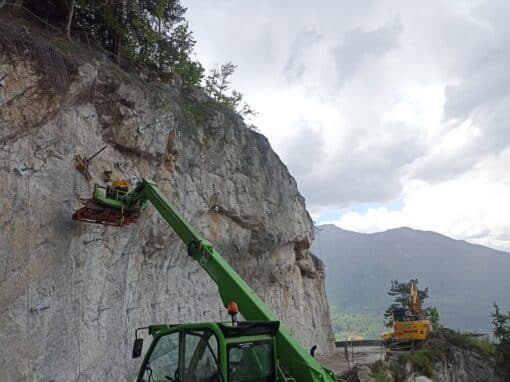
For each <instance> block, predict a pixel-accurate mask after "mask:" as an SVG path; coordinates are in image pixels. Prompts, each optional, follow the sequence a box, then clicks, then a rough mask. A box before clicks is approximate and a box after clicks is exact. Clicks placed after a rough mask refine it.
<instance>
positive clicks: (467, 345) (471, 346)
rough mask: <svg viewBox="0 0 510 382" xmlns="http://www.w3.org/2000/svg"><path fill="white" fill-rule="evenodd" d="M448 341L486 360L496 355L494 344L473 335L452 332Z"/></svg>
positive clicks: (448, 336)
mask: <svg viewBox="0 0 510 382" xmlns="http://www.w3.org/2000/svg"><path fill="white" fill-rule="evenodd" d="M447 341H448V343H450V344H452V345H454V346H457V347H459V348H461V349H464V350H472V351H475V352H477V353H478V354H479V355H481V356H482V357H484V358H489V357H492V356H494V355H495V354H496V347H495V345H494V344H493V343H492V342H490V341H487V340H485V339H482V338H479V337H476V336H474V335H473V334H472V333H459V332H454V331H451V332H449V333H448V335H447Z"/></svg>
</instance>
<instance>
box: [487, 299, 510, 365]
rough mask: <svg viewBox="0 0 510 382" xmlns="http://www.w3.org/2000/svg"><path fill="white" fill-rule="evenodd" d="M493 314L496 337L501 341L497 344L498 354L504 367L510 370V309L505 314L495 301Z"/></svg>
mask: <svg viewBox="0 0 510 382" xmlns="http://www.w3.org/2000/svg"><path fill="white" fill-rule="evenodd" d="M491 316H492V324H493V325H494V331H493V333H494V337H495V338H496V339H497V340H498V341H499V342H498V343H497V344H496V356H497V357H498V361H499V362H500V363H501V364H502V365H503V367H504V368H506V370H507V371H508V372H510V311H509V312H508V313H507V314H504V313H502V312H501V310H500V308H499V306H498V305H497V304H496V303H494V311H493V312H491Z"/></svg>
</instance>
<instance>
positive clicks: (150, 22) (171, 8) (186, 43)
mask: <svg viewBox="0 0 510 382" xmlns="http://www.w3.org/2000/svg"><path fill="white" fill-rule="evenodd" d="M23 5H24V6H25V7H27V8H28V9H29V10H30V11H32V12H33V13H35V14H36V15H38V16H40V17H42V18H43V19H45V20H48V21H49V22H51V23H53V24H60V25H62V26H63V29H64V30H65V31H66V34H67V35H68V36H69V35H70V32H75V33H76V32H77V33H84V34H86V36H87V39H89V40H95V41H97V42H99V44H100V45H101V47H102V48H104V49H105V50H107V51H108V52H110V53H112V54H113V55H114V56H115V57H116V59H117V61H119V62H121V61H122V60H127V61H131V62H134V63H138V64H143V65H145V66H147V67H149V68H152V69H154V70H156V71H158V72H159V73H161V74H163V75H165V74H170V73H175V74H177V75H178V76H180V77H181V78H182V79H183V80H184V81H185V82H186V83H189V84H192V85H198V84H200V82H201V81H202V78H203V72H204V69H203V67H202V65H201V64H200V63H199V62H198V61H196V60H193V59H192V54H193V48H194V46H195V43H196V41H195V40H194V38H193V34H192V33H191V32H190V30H189V27H188V24H187V22H186V20H185V19H184V13H185V12H186V8H184V7H182V5H181V4H180V1H179V0H108V1H104V0H52V1H40V0H24V1H23Z"/></svg>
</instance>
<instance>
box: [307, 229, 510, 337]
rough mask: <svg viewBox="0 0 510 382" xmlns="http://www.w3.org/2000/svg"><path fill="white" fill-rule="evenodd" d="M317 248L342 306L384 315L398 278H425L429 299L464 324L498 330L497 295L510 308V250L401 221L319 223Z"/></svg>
mask: <svg viewBox="0 0 510 382" xmlns="http://www.w3.org/2000/svg"><path fill="white" fill-rule="evenodd" d="M312 250H313V252H314V253H315V254H316V255H318V256H319V257H320V258H321V259H322V260H323V261H324V263H325V267H326V292H327V295H328V299H329V302H330V304H331V305H332V307H333V308H334V309H335V310H337V311H340V312H353V313H369V314H371V315H377V316H379V315H380V317H381V320H382V315H383V312H384V309H385V308H386V307H387V306H388V305H389V304H391V302H392V298H391V297H390V296H388V295H387V291H388V289H389V285H390V281H391V280H399V281H409V279H411V278H417V279H418V280H419V285H418V286H419V288H420V289H421V288H425V287H428V288H429V296H430V297H429V298H428V299H427V300H426V301H425V302H424V306H425V307H426V306H435V307H437V308H438V310H439V313H440V317H441V323H442V324H443V325H444V326H447V327H450V328H454V329H458V330H476V331H482V332H489V331H490V330H491V317H490V311H491V309H492V304H493V303H494V302H495V301H496V302H497V303H498V305H500V306H501V307H502V309H503V311H507V310H510V277H509V274H510V253H507V252H502V251H497V250H494V249H491V248H487V247H484V246H480V245H474V244H470V243H468V242H465V241H463V240H454V239H452V238H449V237H447V236H444V235H441V234H439V233H436V232H429V231H418V230H414V229H410V228H396V229H390V230H388V231H384V232H377V233H372V234H364V233H357V232H352V231H347V230H344V229H341V228H339V227H337V226H335V225H331V224H327V225H321V226H319V227H317V234H316V239H315V241H314V242H313V245H312Z"/></svg>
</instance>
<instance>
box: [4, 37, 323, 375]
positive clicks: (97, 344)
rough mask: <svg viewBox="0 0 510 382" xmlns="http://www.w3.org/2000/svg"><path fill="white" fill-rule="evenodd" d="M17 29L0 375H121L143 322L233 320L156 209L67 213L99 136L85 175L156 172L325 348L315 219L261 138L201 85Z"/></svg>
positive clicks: (9, 86)
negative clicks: (136, 214)
mask: <svg viewBox="0 0 510 382" xmlns="http://www.w3.org/2000/svg"><path fill="white" fill-rule="evenodd" d="M3 28H4V29H3V30H2V32H3V35H2V36H4V37H5V33H12V34H13V35H16V36H19V34H17V33H18V32H17V31H16V30H10V31H9V30H7V29H6V28H5V27H3ZM24 33H30V32H27V31H26V30H25V31H24ZM25 37H26V41H25V42H23V43H22V44H21V43H17V44H14V45H13V44H10V41H8V40H6V39H4V40H2V39H0V78H3V79H2V81H1V87H0V178H1V179H2V181H1V182H0V307H1V309H0V348H1V349H2V351H0V365H2V367H0V380H1V381H21V380H34V381H35V380H37V381H73V380H76V381H92V380H94V381H96V380H130V379H132V378H133V377H134V373H135V371H136V369H137V368H138V366H139V362H140V361H139V360H132V359H131V358H130V352H131V346H132V340H133V337H134V329H135V328H136V327H139V326H145V325H147V324H150V323H165V322H166V323H177V322H187V321H210V320H214V321H217V320H220V319H225V318H226V317H225V315H223V316H222V313H221V312H222V303H221V301H220V299H219V296H218V293H217V290H216V287H215V285H214V284H213V283H212V282H211V281H210V280H209V279H208V277H207V275H206V274H205V272H204V271H202V269H201V268H200V267H199V266H198V265H197V264H195V263H194V262H193V261H192V260H190V259H189V258H188V256H187V255H186V254H185V248H184V247H183V245H182V244H181V243H180V240H179V239H178V238H177V237H176V235H175V234H174V233H173V232H172V231H171V230H170V229H169V227H168V226H167V224H166V223H165V222H164V221H163V220H162V218H161V217H160V216H158V214H157V213H156V211H155V210H154V209H153V208H148V209H147V210H146V211H145V212H144V213H143V217H142V218H141V219H140V222H139V224H137V225H134V226H128V227H124V228H117V227H106V226H97V225H90V224H86V223H77V222H73V221H71V215H72V213H73V211H75V210H76V209H78V208H79V207H80V206H81V205H82V200H81V199H82V198H88V197H90V195H91V191H92V185H93V182H87V181H86V180H85V178H84V176H83V175H82V174H80V173H79V172H78V171H77V170H76V169H75V156H76V155H77V154H78V153H84V154H86V155H91V154H92V153H93V152H95V151H96V150H98V149H99V148H101V147H103V145H108V148H107V149H106V150H105V151H104V152H103V153H101V154H100V155H99V156H97V157H96V158H95V159H94V160H93V161H92V162H91V166H90V171H91V173H92V175H93V177H94V181H97V182H100V183H101V182H103V178H102V173H103V171H104V170H111V171H113V173H114V175H115V176H116V177H123V178H127V179H129V180H130V182H131V185H132V186H134V184H136V181H137V179H139V178H141V177H149V178H152V179H154V180H155V181H156V182H157V183H158V184H159V186H160V187H161V189H162V191H163V192H164V193H165V194H166V195H167V197H168V198H169V200H170V201H172V202H173V203H174V204H175V205H176V206H177V207H178V208H179V209H180V211H182V212H183V214H184V216H185V217H186V218H187V219H189V220H190V221H191V223H192V224H193V225H194V226H195V227H196V228H197V229H198V231H200V232H202V233H203V234H204V235H205V236H206V237H207V238H208V239H209V240H211V241H212V242H213V243H214V245H215V246H216V247H217V248H218V249H219V251H220V252H221V253H222V254H223V255H224V257H225V258H227V260H228V261H229V262H230V263H231V264H232V266H233V267H234V269H236V270H237V271H238V272H239V273H240V274H241V275H242V276H243V277H244V278H245V280H246V281H247V282H248V283H249V284H250V285H251V287H252V288H254V289H255V291H256V292H257V293H258V294H259V295H260V296H261V297H262V299H263V300H264V301H265V302H266V303H267V304H268V305H269V306H270V307H271V308H272V309H273V310H274V311H275V313H276V314H277V315H278V316H279V318H280V319H281V320H282V321H283V322H284V323H285V324H287V325H288V326H289V327H290V329H291V330H292V331H293V332H294V333H295V335H296V336H297V338H298V339H299V340H300V341H301V342H302V343H303V344H304V345H305V346H306V347H310V346H312V345H313V344H317V345H318V346H319V348H318V349H319V353H323V354H325V353H328V352H330V351H331V349H332V348H331V346H332V345H331V329H330V322H329V308H328V303H327V300H326V296H325V291H324V269H323V265H322V263H321V262H320V260H318V259H317V258H315V257H314V256H313V255H312V254H311V253H310V250H309V246H310V242H311V240H312V238H313V226H312V221H311V219H310V217H309V215H308V213H307V211H306V209H305V204H304V200H303V198H302V197H301V196H300V194H299V192H298V190H297V187H296V182H295V181H294V179H293V178H292V176H291V175H290V174H289V173H288V171H287V168H286V167H285V165H284V164H283V163H282V162H281V161H280V159H279V158H278V156H277V155H276V154H275V153H274V152H273V151H272V149H271V147H270V145H269V143H268V141H267V139H266V138H265V137H264V136H262V135H260V134H258V133H256V132H253V131H251V130H249V129H247V128H246V127H245V125H244V124H243V122H242V120H241V119H240V118H239V117H238V116H236V115H235V114H232V113H230V112H228V111H225V110H222V109H221V108H219V107H218V106H217V105H214V104H213V103H211V102H210V100H209V99H208V98H207V97H205V96H204V95H203V94H201V93H200V92H197V91H196V90H192V89H183V88H182V87H179V86H172V85H164V84H161V83H157V82H148V81H142V80H140V79H139V77H137V76H134V75H128V74H126V73H125V72H123V71H121V70H120V69H118V68H117V67H115V66H114V65H112V64H110V63H108V62H106V61H102V60H97V59H92V58H90V59H86V58H85V59H84V58H83V55H81V56H79V58H77V57H74V58H72V59H71V58H69V57H66V56H64V55H62V54H61V53H60V52H59V51H58V50H55V49H53V48H51V46H50V45H51V44H50V45H48V46H46V45H45V44H49V42H47V41H41V40H37V39H36V38H35V37H34V36H31V35H30V34H29V35H27V36H25ZM20 46H22V48H20ZM41 46H42V47H43V48H44V49H42V50H41V49H40V51H37V50H36V49H35V48H37V47H38V48H40V47H41ZM34 52H35V53H34ZM38 52H39V53H41V52H50V53H51V54H50V56H51V57H50V58H51V59H50V60H49V61H48V56H41V55H38V54H39V53H38ZM45 60H46V61H45ZM55 62H57V63H58V65H60V66H61V67H64V68H65V72H64V71H62V72H61V75H62V77H59V71H56V70H54V69H52V68H51V67H50V66H51V64H52V63H55ZM64 75H65V78H64Z"/></svg>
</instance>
